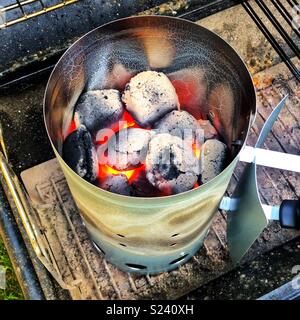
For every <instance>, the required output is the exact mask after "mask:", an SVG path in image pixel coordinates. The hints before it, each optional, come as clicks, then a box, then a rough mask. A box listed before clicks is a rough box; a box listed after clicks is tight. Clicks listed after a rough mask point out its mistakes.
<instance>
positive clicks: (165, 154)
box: [146, 133, 200, 194]
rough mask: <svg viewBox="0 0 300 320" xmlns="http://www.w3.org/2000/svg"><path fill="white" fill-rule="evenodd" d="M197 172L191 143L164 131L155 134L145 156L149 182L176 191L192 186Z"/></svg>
mask: <svg viewBox="0 0 300 320" xmlns="http://www.w3.org/2000/svg"><path fill="white" fill-rule="evenodd" d="M199 173H200V168H199V161H198V159H197V158H196V156H195V154H194V152H193V150H192V147H189V146H188V145H187V144H185V143H184V142H183V140H182V139H181V138H179V137H177V136H172V135H170V134H168V133H162V134H157V135H155V136H154V137H153V138H152V139H151V141H150V143H149V150H148V154H147V158H146V174H147V179H148V180H149V182H150V183H151V184H152V185H153V186H155V187H156V188H158V189H159V190H161V191H163V192H165V193H169V194H176V193H180V192H184V191H188V190H190V189H192V188H193V187H194V185H195V183H196V182H197V180H198V175H199Z"/></svg>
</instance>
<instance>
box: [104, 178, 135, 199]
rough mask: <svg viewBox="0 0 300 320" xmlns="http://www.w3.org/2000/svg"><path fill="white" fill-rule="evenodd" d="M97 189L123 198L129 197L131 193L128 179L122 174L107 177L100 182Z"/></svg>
mask: <svg viewBox="0 0 300 320" xmlns="http://www.w3.org/2000/svg"><path fill="white" fill-rule="evenodd" d="M99 187H101V188H102V189H104V190H106V191H110V192H113V193H117V194H121V195H123V196H129V195H130V193H131V188H130V185H129V182H128V179H127V177H126V175H124V174H117V175H108V176H107V177H105V178H104V179H103V180H101V181H100V183H99Z"/></svg>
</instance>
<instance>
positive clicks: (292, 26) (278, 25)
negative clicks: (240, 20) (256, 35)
mask: <svg viewBox="0 0 300 320" xmlns="http://www.w3.org/2000/svg"><path fill="white" fill-rule="evenodd" d="M243 7H244V8H245V10H246V11H247V13H248V14H249V15H250V17H251V18H252V20H253V21H254V22H255V24H256V25H257V27H258V28H259V29H260V31H261V32H262V33H263V34H264V36H265V37H266V38H267V39H268V40H269V42H270V43H271V45H272V46H273V48H274V49H275V50H276V52H277V53H278V55H279V56H280V58H281V59H282V60H283V61H284V63H285V64H286V66H287V67H288V68H289V70H290V71H291V72H292V74H293V75H294V76H295V77H296V79H297V80H298V81H300V70H299V68H298V67H297V66H296V64H295V63H294V61H293V60H292V59H291V57H292V56H295V57H297V58H298V59H300V4H299V2H298V1H297V0H286V1H280V0H267V1H262V0H254V1H245V2H244V3H243ZM288 51H289V52H288Z"/></svg>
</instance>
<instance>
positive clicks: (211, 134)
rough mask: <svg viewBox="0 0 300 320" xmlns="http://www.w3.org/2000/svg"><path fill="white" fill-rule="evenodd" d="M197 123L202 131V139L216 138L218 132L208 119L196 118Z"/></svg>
mask: <svg viewBox="0 0 300 320" xmlns="http://www.w3.org/2000/svg"><path fill="white" fill-rule="evenodd" d="M198 125H199V126H200V128H201V129H202V130H203V131H204V139H205V140H209V139H217V138H218V132H217V130H216V129H215V127H214V126H213V125H212V124H211V122H210V121H209V120H202V119H200V120H198Z"/></svg>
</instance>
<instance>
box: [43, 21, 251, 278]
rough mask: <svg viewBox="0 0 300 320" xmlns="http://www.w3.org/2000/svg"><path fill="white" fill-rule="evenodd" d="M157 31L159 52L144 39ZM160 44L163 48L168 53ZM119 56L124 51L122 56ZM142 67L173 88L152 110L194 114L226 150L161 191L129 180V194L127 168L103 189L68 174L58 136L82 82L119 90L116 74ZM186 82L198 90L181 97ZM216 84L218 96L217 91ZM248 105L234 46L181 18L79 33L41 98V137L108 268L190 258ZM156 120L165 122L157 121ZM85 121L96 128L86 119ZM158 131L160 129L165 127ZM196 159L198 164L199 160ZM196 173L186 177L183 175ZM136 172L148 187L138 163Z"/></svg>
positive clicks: (246, 81)
mask: <svg viewBox="0 0 300 320" xmlns="http://www.w3.org/2000/svg"><path fill="white" fill-rule="evenodd" d="M157 30H159V32H157ZM157 37H158V38H159V41H160V43H161V45H162V46H163V48H162V50H161V51H158V50H157V47H156V46H153V47H152V46H151V45H149V44H151V43H152V42H153V41H151V39H154V40H155V38H157ZM157 40H158V39H157ZM166 52H169V55H168V59H167V60H166V59H165V55H166ZM160 54H161V55H162V56H161V59H159V55H160ZM153 56H155V57H156V60H155V61H164V63H163V64H161V65H157V66H156V64H153ZM122 57H126V64H124V65H122V61H123V60H124V59H122ZM130 57H131V58H130ZM130 61H131V62H130ZM137 61H139V63H138V64H137V63H136V62H137ZM120 64H121V65H122V70H126V72H122V73H120V75H119V76H118V75H116V70H118V69H119V67H120ZM117 66H118V68H117ZM155 68H156V69H155ZM146 70H147V71H150V70H151V71H155V72H157V73H163V74H164V76H163V77H165V76H166V77H167V78H168V79H170V80H169V81H170V83H172V85H173V86H174V88H175V90H176V92H177V93H178V92H181V96H180V97H179V101H177V99H174V101H173V105H172V106H171V107H170V109H169V110H167V111H166V112H163V113H162V115H161V117H159V118H160V119H161V118H162V117H163V116H165V115H166V114H167V112H172V111H173V110H176V109H178V108H179V102H181V103H180V111H187V112H188V113H189V114H191V115H192V116H193V117H194V118H195V119H197V120H199V119H201V121H200V122H199V125H200V126H201V125H203V126H204V127H205V126H206V134H207V135H210V138H216V137H217V136H218V137H220V139H221V140H222V142H223V144H222V145H219V146H218V147H219V149H222V150H223V148H226V150H227V151H226V152H227V156H228V163H227V165H226V167H225V168H224V169H223V171H222V172H221V173H220V174H219V175H217V176H216V177H214V178H213V179H211V180H210V181H208V182H206V176H205V175H203V180H204V181H203V182H202V184H200V186H199V187H196V188H193V189H192V190H189V191H185V190H183V191H185V192H181V193H178V194H173V195H169V196H158V197H157V196H156V197H146V196H145V197H143V194H144V193H143V190H141V189H140V186H136V185H134V184H132V185H131V186H130V188H131V189H132V190H133V193H136V194H137V193H139V194H142V196H141V197H134V196H131V195H128V194H130V192H129V191H128V190H129V189H127V182H128V181H130V177H129V176H128V175H127V176H126V177H125V176H124V175H122V174H123V173H121V174H120V175H119V176H118V177H117V178H114V177H112V178H110V179H108V180H107V181H106V182H105V186H104V185H103V186H104V188H99V187H98V186H96V185H95V184H92V183H91V182H89V181H87V180H85V179H84V178H83V177H80V176H79V175H78V174H76V173H75V172H74V171H73V170H72V168H71V167H70V166H69V165H68V164H67V163H66V162H65V160H64V159H63V143H64V138H65V137H66V136H67V134H68V130H69V128H70V125H71V122H72V121H73V117H74V110H75V109H76V105H77V102H78V101H79V100H80V97H81V95H82V94H84V93H85V92H87V91H91V90H110V89H118V90H119V89H120V88H121V87H122V86H124V83H125V84H126V83H127V81H128V79H126V80H125V79H123V78H122V74H127V75H128V74H131V75H133V76H134V75H137V74H139V73H141V72H143V71H146ZM107 79H109V81H107ZM141 81H142V80H141ZM204 82H205V85H202V84H203V83H204ZM108 83H109V87H108ZM167 85H169V83H168V81H167ZM182 88H185V89H187V90H182ZM189 88H190V89H191V90H189ZM124 89H125V88H124ZM127 89H128V88H127ZM129 89H130V88H129ZM195 90H196V91H197V94H198V95H201V97H200V96H198V95H197V96H196V98H197V99H196V98H195V99H188V98H186V97H184V94H185V93H186V94H190V92H194V91H195ZM221 91H222V95H219V93H220V92H221ZM200 93H201V94H200ZM222 97H225V98H224V99H223V98H222ZM128 99H129V100H130V98H129V96H126V97H124V96H123V102H125V103H126V101H127V103H128ZM134 99H135V100H134V101H133V100H130V103H131V107H132V106H133V104H134V112H135V113H136V112H137V111H136V110H137V109H136V106H138V103H139V100H138V99H137V98H136V96H134ZM133 102H134V103H133ZM141 102H142V103H144V104H145V103H146V102H145V101H141ZM183 102H184V103H183ZM103 105H104V104H103ZM119 109H120V110H121V109H122V108H121V107H120V108H119ZM150 111H151V121H150V122H151V125H152V124H153V123H154V122H155V121H157V119H156V116H155V112H156V110H154V109H153V110H152V109H151V110H150ZM255 112H256V99H255V91H254V87H253V84H252V80H251V77H250V75H249V72H248V70H247V68H246V66H245V65H244V63H243V62H242V60H241V58H240V57H239V56H238V54H237V53H236V52H235V51H234V50H233V49H232V48H231V47H230V46H229V45H228V44H227V43H226V42H225V41H224V40H222V39H221V38H220V37H219V36H217V35H216V34H214V33H213V32H211V31H209V30H207V29H205V28H203V27H201V26H199V25H197V24H194V23H191V22H188V21H185V20H182V19H177V18H170V17H163V16H140V17H132V18H125V19H121V20H117V21H114V22H111V23H108V24H106V25H103V26H101V27H99V28H97V29H95V30H93V31H92V32H90V33H88V34H87V35H85V36H83V37H82V38H80V39H79V40H78V41H77V42H76V43H75V44H73V45H72V46H71V47H70V48H69V50H68V51H67V52H66V53H65V54H64V55H63V57H62V58H61V59H60V61H59V62H58V64H57V65H56V67H55V68H54V70H53V72H52V74H51V77H50V80H49V82H48V86H47V89H46V94H45V101H44V117H45V125H46V129H47V132H48V135H49V139H50V141H51V143H52V146H53V149H54V152H55V154H56V157H57V159H58V161H59V163H60V165H61V167H62V170H63V172H64V174H65V177H66V179H67V182H68V185H69V188H70V191H71V193H72V195H73V197H74V200H75V202H76V204H77V206H78V208H79V210H80V213H81V215H82V218H83V220H84V222H85V225H86V227H87V229H88V231H89V233H90V235H91V237H92V239H93V241H94V242H95V243H96V244H97V246H98V247H100V248H101V250H102V251H103V252H105V256H106V258H107V260H109V261H110V262H112V263H113V264H115V265H116V266H117V267H119V268H120V269H122V270H124V271H127V272H136V273H141V274H156V273H160V272H164V271H170V270H172V269H174V268H176V267H178V266H179V265H181V264H183V263H184V262H186V261H187V260H188V259H190V258H191V257H192V256H193V255H194V254H195V253H196V252H197V250H198V249H199V248H200V247H201V246H202V243H203V239H204V237H205V235H206V234H207V232H208V230H209V228H210V225H211V223H212V219H213V217H214V214H215V212H216V211H217V208H218V206H219V203H220V201H221V199H222V197H223V195H224V193H225V191H226V189H227V186H228V183H229V181H230V179H231V176H232V173H233V170H234V168H235V166H236V164H237V162H238V160H239V155H240V152H241V150H242V148H243V147H244V143H245V140H246V138H247V135H248V133H249V130H250V127H251V125H252V123H253V120H254V116H255ZM124 114H125V115H126V111H125V112H124ZM136 116H137V117H138V124H139V125H140V126H143V127H147V126H148V125H149V123H148V122H147V121H146V120H145V119H144V115H143V114H139V115H136ZM180 116H181V115H180ZM158 120H159V119H158ZM208 120H210V121H211V123H212V124H213V128H209V127H208V122H205V121H208ZM103 126H104V124H103ZM154 126H155V125H154ZM157 126H158V127H159V128H160V129H164V128H163V125H161V124H160V123H158V124H157ZM101 127H102V124H101V123H99V124H97V129H98V128H101ZM171 127H172V126H170V128H171ZM93 128H96V126H94V124H93ZM214 128H215V129H216V131H214ZM145 129H147V128H145ZM171 129H172V128H171ZM162 131H163V130H162ZM162 134H165V135H167V136H169V133H162ZM176 138H177V139H179V140H180V138H179V137H176ZM175 140H176V139H175ZM237 140H239V141H241V142H242V143H241V145H240V147H238V148H237V147H236V146H234V145H233V142H234V141H237ZM220 143H221V142H220ZM206 150H209V146H206ZM222 152H223V151H222ZM222 154H223V153H222ZM193 159H194V158H193ZM200 161H201V160H200ZM205 161H210V158H209V157H207V158H206V159H205ZM202 164H203V159H202ZM199 167H200V169H199V170H201V165H199ZM196 171H197V170H196ZM196 174H198V172H197V173H196ZM200 174H201V173H200ZM195 177H196V175H195ZM195 177H191V178H192V180H191V181H192V183H194V182H195ZM139 179H140V180H143V181H144V182H143V185H145V186H147V183H148V182H147V181H146V182H145V174H144V172H143V174H141V175H140V177H139ZM105 188H106V189H107V190H105ZM111 188H113V190H117V189H118V188H122V190H123V191H122V192H121V193H123V194H118V193H114V192H110V191H109V190H110V189H111ZM124 190H125V191H124ZM149 190H151V188H149ZM151 192H152V190H151ZM154 193H155V192H154ZM145 194H147V192H145Z"/></svg>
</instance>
